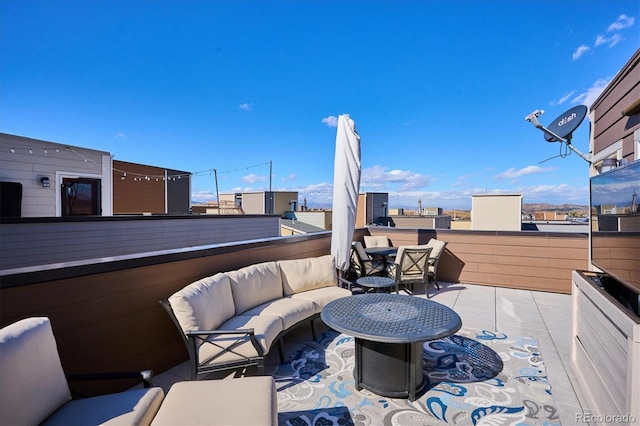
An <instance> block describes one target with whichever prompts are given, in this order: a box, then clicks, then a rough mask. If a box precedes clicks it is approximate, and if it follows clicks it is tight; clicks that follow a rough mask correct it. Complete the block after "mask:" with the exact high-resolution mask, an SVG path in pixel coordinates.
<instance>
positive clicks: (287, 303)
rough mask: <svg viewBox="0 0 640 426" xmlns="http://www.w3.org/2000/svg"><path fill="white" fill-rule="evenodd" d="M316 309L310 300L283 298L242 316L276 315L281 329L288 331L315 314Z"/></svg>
mask: <svg viewBox="0 0 640 426" xmlns="http://www.w3.org/2000/svg"><path fill="white" fill-rule="evenodd" d="M316 309H317V308H316V305H315V304H314V303H313V302H312V301H311V300H303V299H297V300H296V299H291V298H290V297H285V298H282V299H276V300H272V301H270V302H267V303H263V304H262V305H260V306H256V307H255V308H253V309H249V310H248V311H246V312H245V313H244V314H243V315H277V316H279V317H280V318H281V319H282V327H283V329H288V328H289V327H291V326H293V325H295V324H297V323H299V322H300V321H303V320H305V319H307V318H309V317H310V316H312V315H313V314H315V313H316V312H317V310H316Z"/></svg>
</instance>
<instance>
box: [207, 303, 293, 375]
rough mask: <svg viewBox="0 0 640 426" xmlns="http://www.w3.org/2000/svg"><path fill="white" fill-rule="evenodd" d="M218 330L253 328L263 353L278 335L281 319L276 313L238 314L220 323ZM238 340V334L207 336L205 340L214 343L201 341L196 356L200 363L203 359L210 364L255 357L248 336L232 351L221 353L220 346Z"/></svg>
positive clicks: (226, 346)
mask: <svg viewBox="0 0 640 426" xmlns="http://www.w3.org/2000/svg"><path fill="white" fill-rule="evenodd" d="M219 328H220V330H239V329H247V328H253V330H254V332H255V336H256V339H257V340H258V343H259V344H260V346H262V349H263V350H264V353H265V354H266V353H268V352H269V349H270V348H271V344H272V343H273V341H274V340H275V338H276V337H278V334H280V332H281V331H282V330H283V329H282V319H281V318H280V317H279V316H277V315H258V316H255V317H252V316H244V315H239V316H235V317H233V318H231V319H230V320H229V321H226V322H224V323H223V324H221V325H220V327H219ZM237 341H238V335H233V334H231V335H221V336H215V335H212V336H210V337H209V338H207V342H212V343H214V344H209V343H202V344H201V345H200V347H199V349H198V358H199V360H200V363H202V362H204V361H205V360H209V361H210V363H209V364H210V365H215V364H219V363H226V362H231V361H238V360H241V359H243V357H256V356H257V352H256V350H255V349H254V347H253V345H252V344H251V341H250V340H249V338H248V337H247V338H245V339H243V341H242V342H241V343H240V344H239V345H238V346H235V347H234V349H233V351H232V352H226V353H224V354H223V350H222V349H221V348H228V347H230V346H232V345H235V344H236V342H237Z"/></svg>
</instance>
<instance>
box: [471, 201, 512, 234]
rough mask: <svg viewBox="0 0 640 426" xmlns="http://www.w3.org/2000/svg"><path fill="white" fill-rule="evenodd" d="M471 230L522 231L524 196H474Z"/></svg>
mask: <svg viewBox="0 0 640 426" xmlns="http://www.w3.org/2000/svg"><path fill="white" fill-rule="evenodd" d="M471 229H473V230H481V231H520V230H521V229H522V195H521V194H500V195H496V194H475V195H473V196H472V197H471Z"/></svg>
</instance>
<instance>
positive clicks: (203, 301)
mask: <svg viewBox="0 0 640 426" xmlns="http://www.w3.org/2000/svg"><path fill="white" fill-rule="evenodd" d="M169 302H170V303H171V308H172V309H173V313H174V314H175V316H176V318H177V319H178V322H179V323H180V327H182V330H183V331H189V330H215V329H216V328H218V326H219V325H220V324H222V323H223V322H224V321H226V320H228V319H229V318H231V317H232V316H233V315H234V314H235V306H234V304H233V296H232V294H231V284H230V282H229V278H228V277H227V275H226V274H224V273H218V274H215V275H212V276H210V277H206V278H203V279H201V280H198V281H196V282H194V283H191V284H189V285H188V286H186V287H185V288H183V289H182V290H180V291H179V292H177V293H175V294H173V295H172V296H171V297H169Z"/></svg>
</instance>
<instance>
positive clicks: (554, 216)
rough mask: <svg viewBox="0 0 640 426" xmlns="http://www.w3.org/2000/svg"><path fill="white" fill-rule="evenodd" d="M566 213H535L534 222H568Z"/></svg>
mask: <svg viewBox="0 0 640 426" xmlns="http://www.w3.org/2000/svg"><path fill="white" fill-rule="evenodd" d="M566 219H567V213H566V212H554V211H550V212H546V211H545V212H534V213H533V219H532V220H566Z"/></svg>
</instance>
